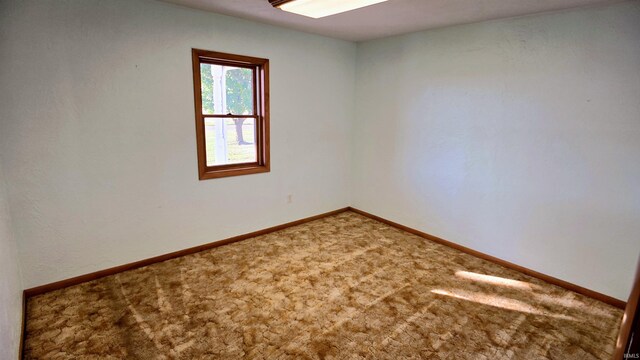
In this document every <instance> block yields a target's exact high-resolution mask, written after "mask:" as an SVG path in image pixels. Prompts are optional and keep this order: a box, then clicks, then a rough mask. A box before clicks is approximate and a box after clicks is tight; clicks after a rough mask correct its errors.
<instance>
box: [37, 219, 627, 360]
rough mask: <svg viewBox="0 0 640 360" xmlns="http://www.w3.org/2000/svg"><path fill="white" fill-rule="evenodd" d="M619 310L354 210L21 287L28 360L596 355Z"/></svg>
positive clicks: (610, 342)
mask: <svg viewBox="0 0 640 360" xmlns="http://www.w3.org/2000/svg"><path fill="white" fill-rule="evenodd" d="M621 316H622V311H621V310H619V309H616V308H614V307H612V306H609V305H606V304H604V303H601V302H598V301H595V300H593V299H591V298H587V297H584V296H581V295H579V294H576V293H572V292H569V291H567V290H564V289H562V288H559V287H556V286H553V285H550V284H547V283H545V282H542V281H540V280H537V279H534V278H531V277H528V276H525V275H523V274H521V273H518V272H515V271H512V270H508V269H505V268H503V267H500V266H498V265H495V264H493V263H490V262H487V261H484V260H480V259H478V258H475V257H472V256H469V255H467V254H464V253H461V252H459V251H457V250H453V249H451V248H448V247H445V246H442V245H439V244H435V243H433V242H430V241H427V240H424V239H422V238H419V237H417V236H414V235H411V234H408V233H405V232H402V231H400V230H397V229H395V228H392V227H389V226H387V225H385V224H382V223H380V222H377V221H373V220H371V219H368V218H365V217H362V216H360V215H358V214H355V213H353V212H345V213H341V214H338V215H335V216H331V217H327V218H324V219H321V220H316V221H313V222H309V223H306V224H304V225H300V226H296V227H292V228H288V229H286V230H283V231H279V232H275V233H271V234H268V235H264V236H259V237H256V238H252V239H249V240H245V241H242V242H238V243H234V244H231V245H226V246H222V247H219V248H215V249H212V250H208V251H204V252H201V253H197V254H194V255H189V256H185V257H182V258H178V259H174V260H169V261H166V262H163V263H158V264H154V265H151V266H148V267H144V268H140V269H137V270H131V271H128V272H125V273H121V274H119V275H114V276H110V277H106V278H102V279H99V280H96V281H92V282H89V283H85V284H81V285H78V286H73V287H70V288H66V289H62V290H58V291H54V292H50V293H47V294H44V295H40V296H37V297H33V298H31V299H30V300H29V302H28V311H27V337H26V343H25V358H27V359H239V358H249V359H472V360H481V359H487V360H499V359H533V360H535V359H576V360H589V359H607V360H609V358H610V357H611V355H612V352H613V348H614V343H615V338H616V334H617V330H618V324H619V322H620V319H621Z"/></svg>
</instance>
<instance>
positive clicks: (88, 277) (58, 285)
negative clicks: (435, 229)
mask: <svg viewBox="0 0 640 360" xmlns="http://www.w3.org/2000/svg"><path fill="white" fill-rule="evenodd" d="M345 211H353V212H355V213H357V214H360V215H363V216H366V217H368V218H370V219H373V220H377V221H380V222H382V223H385V224H387V225H389V226H393V227H395V228H397V229H400V230H403V231H406V232H408V233H411V234H414V235H417V236H420V237H422V238H424V239H427V240H431V241H434V242H436V243H438V244H441V245H445V246H448V247H450V248H453V249H456V250H459V251H462V252H464V253H467V254H469V255H473V256H475V257H478V258H481V259H484V260H487V261H491V262H493V263H496V264H498V265H501V266H504V267H506V268H509V269H512V270H516V271H519V272H521V273H524V274H526V275H529V276H532V277H535V278H538V279H540V280H543V281H546V282H548V283H550V284H553V285H556V286H560V287H563V288H565V289H567V290H570V291H573V292H576V293H578V294H582V295H585V296H588V297H591V298H594V299H596V300H599V301H602V302H604V303H607V304H609V305H612V306H615V307H617V308H620V309H624V308H625V306H626V302H625V301H622V300H619V299H616V298H614V297H611V296H608V295H605V294H602V293H599V292H597V291H594V290H589V289H587V288H584V287H582V286H578V285H576V284H572V283H570V282H568V281H564V280H560V279H558V278H555V277H552V276H549V275H545V274H542V273H540V272H537V271H535V270H531V269H528V268H525V267H523V266H520V265H516V264H514V263H511V262H508V261H506V260H502V259H499V258H496V257H494V256H491V255H487V254H485V253H482V252H479V251H476V250H473V249H470V248H468V247H465V246H462V245H458V244H456V243H453V242H451V241H448V240H444V239H441V238H439V237H437V236H433V235H430V234H427V233H425V232H422V231H420V230H416V229H413V228H410V227H408V226H405V225H402V224H398V223H396V222H393V221H390V220H387V219H384V218H381V217H379V216H376V215H373V214H370V213H368V212H365V211H362V210H359V209H356V208H353V207H346V208H342V209H338V210H334V211H330V212H327V213H323V214H319V215H315V216H311V217H307V218H304V219H300V220H296V221H292V222H289V223H286V224H282V225H277V226H273V227H270V228H266V229H263V230H258V231H254V232H250V233H247V234H243V235H238V236H234V237H231V238H228V239H224V240H220V241H216V242H212V243H208V244H204V245H200V246H195V247H192V248H188V249H184V250H179V251H175V252H172V253H168V254H165V255H160V256H155V257H152V258H148V259H144V260H140V261H136V262H132V263H129V264H124V265H120V266H116V267H112V268H109V269H105V270H100V271H96V272H93V273H90V274H85V275H80V276H76V277H73V278H70V279H66V280H61V281H57V282H53V283H50V284H45V285H41V286H37V287H34V288H30V289H26V290H25V291H24V297H25V301H26V300H27V299H28V298H30V297H32V296H36V295H40V294H44V293H47V292H50V291H54V290H58V289H62V288H66V287H69V286H73V285H78V284H82V283H84V282H88V281H92V280H96V279H99V278H102V277H105V276H109V275H113V274H117V273H121V272H123V271H127V270H132V269H137V268H140V267H143V266H147V265H151V264H155V263H158V262H162V261H166V260H170V259H174V258H177V257H181V256H185V255H190V254H194V253H197V252H200V251H204V250H209V249H213V248H216V247H218V246H223V245H227V244H231V243H234V242H238V241H242V240H245V239H249V238H252V237H256V236H260V235H265V234H268V233H272V232H274V231H279V230H283V229H286V228H288V227H292V226H296V225H300V224H304V223H307V222H310V221H313V220H318V219H322V218H324V217H327V216H331V215H336V214H339V213H342V212H345ZM23 315H24V314H23ZM25 317H26V316H25Z"/></svg>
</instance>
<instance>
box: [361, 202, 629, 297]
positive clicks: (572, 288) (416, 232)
mask: <svg viewBox="0 0 640 360" xmlns="http://www.w3.org/2000/svg"><path fill="white" fill-rule="evenodd" d="M349 210H350V211H353V212H355V213H358V214H360V215H363V216H366V217H368V218H370V219H373V220H377V221H380V222H382V223H385V224H387V225H389V226H393V227H395V228H397V229H400V230H403V231H406V232H408V233H411V234H414V235H418V236H420V237H422V238H425V239H427V240H431V241H433V242H436V243H438V244H441V245H445V246H448V247H450V248H453V249H456V250H459V251H462V252H463V253H467V254H469V255H473V256H475V257H477V258H480V259H483V260H487V261H491V262H493V263H495V264H498V265H501V266H504V267H506V268H508V269H512V270H515V271H519V272H521V273H523V274H526V275H529V276H532V277H534V278H537V279H540V280H543V281H546V282H548V283H550V284H553V285H556V286H560V287H562V288H565V289H567V290H570V291H573V292H576V293H578V294H582V295H585V296H588V297H591V298H594V299H596V300H599V301H602V302H603V303H606V304H609V305H612V306H615V307H617V308H620V309H624V308H625V307H626V305H627V303H626V302H625V301H622V300H619V299H616V298H614V297H612V296H609V295H605V294H602V293H599V292H597V291H594V290H589V289H587V288H584V287H582V286H579V285H576V284H572V283H570V282H568V281H564V280H560V279H558V278H555V277H553V276H549V275H545V274H543V273H540V272H537V271H535V270H531V269H529V268H526V267H523V266H520V265H516V264H514V263H511V262H508V261H506V260H502V259H499V258H497V257H494V256H491V255H488V254H485V253H482V252H480V251H476V250H473V249H470V248H468V247H465V246H462V245H458V244H456V243H453V242H451V241H448V240H445V239H442V238H439V237H437V236H433V235H431V234H427V233H425V232H422V231H420V230H416V229H413V228H410V227H408V226H404V225H402V224H398V223H396V222H393V221H390V220H387V219H385V218H381V217H379V216H376V215H373V214H370V213H368V212H365V211H362V210H359V209H356V208H352V207H349Z"/></svg>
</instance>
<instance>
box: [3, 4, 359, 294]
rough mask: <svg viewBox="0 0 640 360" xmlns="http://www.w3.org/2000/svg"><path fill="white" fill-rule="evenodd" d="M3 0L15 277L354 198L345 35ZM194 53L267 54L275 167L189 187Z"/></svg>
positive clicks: (349, 55)
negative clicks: (17, 257)
mask: <svg viewBox="0 0 640 360" xmlns="http://www.w3.org/2000/svg"><path fill="white" fill-rule="evenodd" d="M1 6H2V15H1V16H2V17H1V18H0V24H1V25H0V26H1V29H2V30H1V31H2V38H3V41H2V50H1V51H0V54H1V55H0V59H1V61H0V63H2V66H1V67H0V89H1V91H0V109H1V111H2V122H1V124H0V156H1V157H2V160H3V161H4V164H5V172H6V173H7V176H6V177H7V181H8V184H9V189H10V192H9V194H10V208H11V213H12V218H13V223H14V225H15V226H14V230H15V233H16V236H17V238H18V239H19V251H20V254H21V258H22V265H23V269H24V271H23V275H24V281H25V286H26V287H32V286H36V285H40V284H44V283H49V282H52V281H56V280H60V279H64V278H68V277H71V276H75V275H80V274H85V273H89V272H92V271H96V270H101V269H105V268H108V267H111V266H115V265H119V264H123V263H127V262H131V261H135V260H140V259H144V258H148V257H151V256H155V255H160V254H164V253H167V252H170V251H175V250H179V249H183V248H187V247H191V246H195V245H200V244H204V243H208V242H212V241H216V240H219V239H223V238H226V237H230V236H234V235H238V234H242V233H246V232H250V231H254V230H257V229H262V228H266V227H269V226H273V225H277V224H282V223H285V222H288V221H293V220H296V219H299V218H303V217H307V216H311V215H316V214H319V213H322V212H326V211H330V210H335V209H337V208H341V207H344V206H347V205H349V201H348V177H349V168H350V165H349V156H350V155H349V154H350V146H349V139H350V137H351V136H350V134H349V131H350V127H351V123H352V119H353V117H354V111H353V107H354V103H355V101H354V87H355V69H354V67H355V56H356V54H355V51H356V45H355V44H353V43H349V42H346V41H340V40H335V39H329V38H325V37H321V36H317V35H310V34H305V33H301V32H296V31H291V30H286V29H282V28H277V27H273V26H268V25H262V24H258V23H254V22H250V21H245V20H239V19H234V18H231V17H226V16H221V15H216V14H211V13H205V12H201V11H197V10H193V9H188V8H183V7H179V6H176V5H171V4H166V3H161V2H156V1H145V0H109V1H98V0H75V1H71V0H55V1H49V0H27V1H4V2H3V4H2V5H1ZM191 48H201V49H208V50H215V51H222V52H230V53H237V54H243V55H252V56H259V57H266V58H269V59H270V75H271V89H270V90H271V162H272V164H271V168H272V170H271V172H270V173H266V174H256V175H248V176H240V177H231V178H223V179H215V180H207V181H198V172H197V161H196V142H195V126H194V105H193V82H192V71H191ZM289 194H291V195H293V197H292V200H293V201H292V202H291V203H288V202H287V197H288V195H289Z"/></svg>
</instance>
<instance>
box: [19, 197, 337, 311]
mask: <svg viewBox="0 0 640 360" xmlns="http://www.w3.org/2000/svg"><path fill="white" fill-rule="evenodd" d="M348 210H349V208H348V207H346V208H342V209H338V210H334V211H329V212H327V213H324V214H320V215H315V216H311V217H307V218H304V219H300V220H296V221H292V222H288V223H286V224H282V225H276V226H272V227H270V228H266V229H262V230H258V231H254V232H250V233H248V234H243V235H238V236H234V237H231V238H228V239H224V240H220V241H216V242H212V243H208V244H204V245H199V246H194V247H192V248H188V249H184V250H179V251H175V252H172V253H168V254H164V255H159V256H154V257H152V258H148V259H144V260H140V261H136V262H132V263H129V264H124V265H120V266H115V267H112V268H109V269H105V270H100V271H96V272H93V273H90V274H85V275H80V276H76V277H73V278H70V279H66V280H61V281H56V282H54V283H50V284H45V285H41V286H36V287H33V288H30V289H26V290H25V291H24V295H25V298H26V299H28V298H30V297H32V296H36V295H40V294H44V293H47V292H49V291H54V290H58V289H62V288H66V287H69V286H73V285H78V284H82V283H84V282H87V281H92V280H96V279H100V278H103V277H105V276H109V275H114V274H118V273H121V272H123V271H127V270H133V269H137V268H141V267H143V266H147V265H151V264H155V263H158V262H162V261H166V260H170V259H175V258H178V257H181V256H185V255H190V254H194V253H197V252H201V251H204V250H209V249H213V248H216V247H218V246H222V245H227V244H231V243H234V242H238V241H242V240H246V239H249V238H252V237H256V236H260V235H265V234H268V233H272V232H274V231H279V230H283V229H286V228H288V227H292V226H296V225H300V224H304V223H307V222H309V221H313V220H318V219H322V218H324V217H327V216H331V215H335V214H339V213H341V212H345V211H348Z"/></svg>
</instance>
